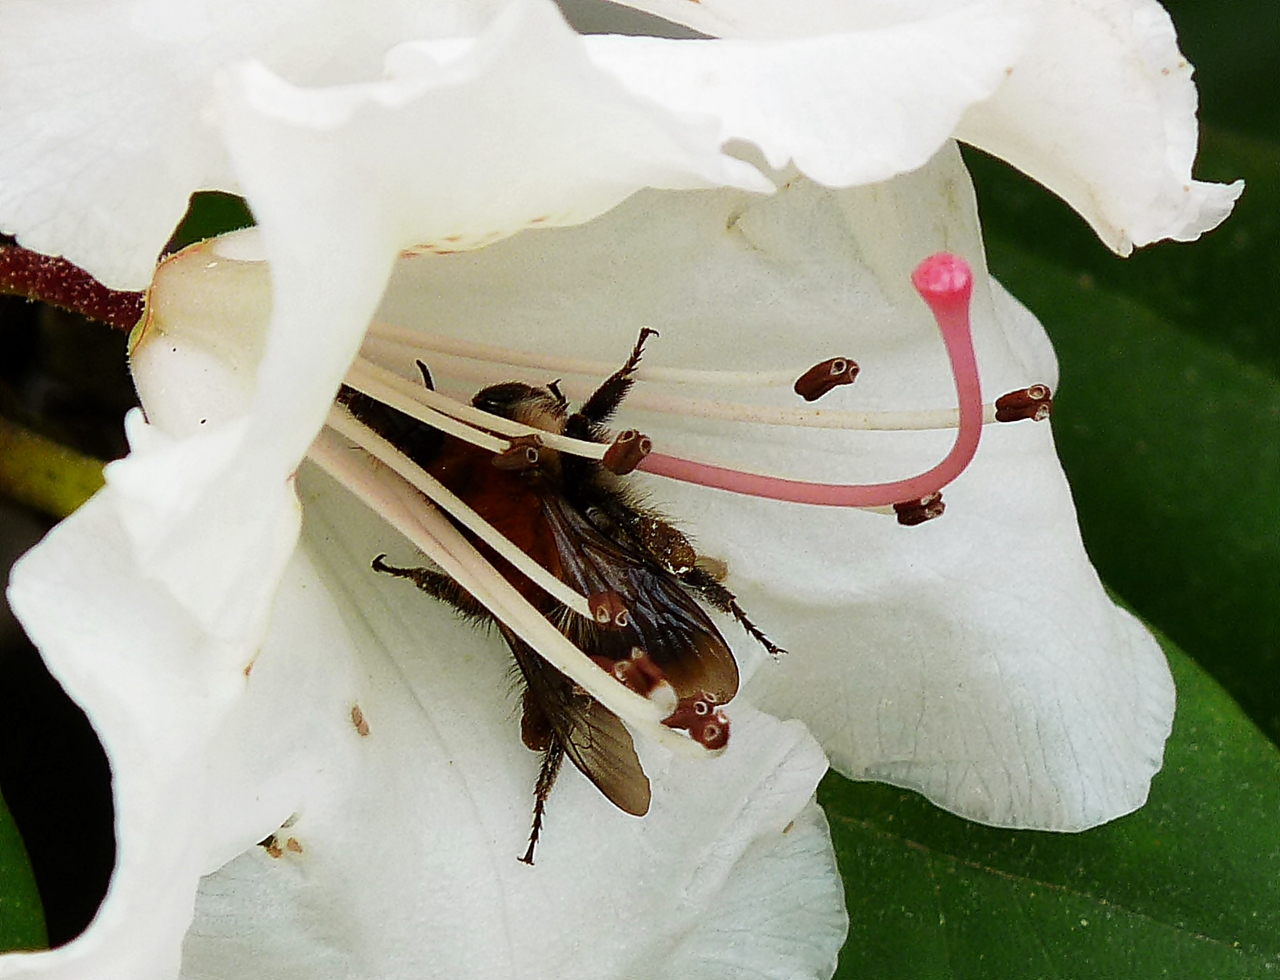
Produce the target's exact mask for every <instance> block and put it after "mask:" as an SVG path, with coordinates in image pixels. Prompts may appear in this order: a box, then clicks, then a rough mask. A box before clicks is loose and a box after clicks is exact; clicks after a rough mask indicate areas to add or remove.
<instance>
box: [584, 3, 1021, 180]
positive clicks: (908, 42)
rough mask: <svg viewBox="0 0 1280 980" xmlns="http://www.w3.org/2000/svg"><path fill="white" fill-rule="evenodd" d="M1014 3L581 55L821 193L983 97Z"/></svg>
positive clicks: (908, 162)
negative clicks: (837, 28)
mask: <svg viewBox="0 0 1280 980" xmlns="http://www.w3.org/2000/svg"><path fill="white" fill-rule="evenodd" d="M1024 20H1025V18H1024V17H1023V16H1022V14H1021V10H1020V8H1019V7H1018V5H1016V4H1012V3H992V2H983V3H971V4H966V5H964V6H962V7H959V8H958V9H956V10H952V11H944V12H941V13H937V14H932V15H930V16H920V17H918V18H913V19H909V20H904V21H903V22H901V23H894V24H888V25H877V26H876V27H874V28H869V29H866V30H863V31H860V32H848V33H832V27H831V26H830V25H828V27H827V30H826V32H824V33H822V34H820V35H818V36H815V37H807V38H793V39H791V40H787V41H781V40H765V39H764V38H766V37H767V38H774V37H776V35H772V34H768V35H760V38H761V39H759V40H752V41H699V42H689V41H671V40H664V39H658V38H634V37H618V36H598V37H589V38H587V39H586V44H587V46H588V50H589V51H590V53H591V57H592V60H593V61H594V62H595V63H596V64H597V65H599V66H600V67H601V68H605V69H607V70H608V71H610V72H612V73H614V74H616V75H617V76H618V77H619V78H620V79H622V81H623V82H624V83H625V84H626V85H627V86H628V87H629V88H630V89H631V90H632V91H634V92H636V93H637V94H638V95H646V96H648V97H649V98H652V99H654V100H656V101H658V102H660V103H661V104H662V105H664V106H666V107H667V108H669V109H670V110H671V111H672V112H689V113H705V114H707V115H709V116H712V117H714V118H715V119H717V120H718V121H719V124H720V135H721V138H722V139H724V140H726V141H728V140H732V139H740V140H747V141H749V142H752V143H754V144H756V145H757V146H758V147H760V149H761V150H763V151H764V154H765V157H766V158H767V159H768V161H769V163H770V165H771V166H773V167H774V168H775V169H776V168H781V167H783V166H785V165H786V164H787V163H788V162H790V161H794V162H795V164H796V166H798V167H799V168H800V169H801V170H802V171H803V172H804V173H805V174H806V175H807V176H809V177H811V178H813V179H814V180H817V181H820V182H821V183H824V184H828V185H832V186H848V185H850V184H865V183H869V182H872V181H879V180H886V179H888V178H889V177H892V176H894V175H895V174H899V173H905V172H906V171H909V170H914V169H916V168H917V167H919V166H920V165H922V164H923V163H924V162H925V161H927V160H928V159H929V158H930V157H931V156H933V154H934V153H935V152H937V150H938V147H940V146H941V145H942V143H943V142H944V141H945V140H946V139H947V138H948V137H950V135H951V133H952V132H953V131H954V130H955V127H956V124H957V123H958V122H959V120H960V116H961V114H962V113H963V112H964V110H965V109H967V108H968V107H969V106H971V105H973V104H975V103H977V102H980V101H981V100H983V99H986V98H987V97H989V96H990V95H991V94H992V92H994V91H995V89H996V88H997V87H998V86H999V85H1000V83H1001V82H1003V81H1004V78H1005V75H1006V74H1007V72H1009V71H1010V70H1012V67H1013V65H1014V64H1015V63H1016V62H1017V60H1018V56H1019V55H1020V54H1021V49H1022V40H1023V34H1024V33H1025V27H1026V24H1025V23H1024Z"/></svg>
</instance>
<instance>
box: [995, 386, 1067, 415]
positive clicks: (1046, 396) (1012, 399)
mask: <svg viewBox="0 0 1280 980" xmlns="http://www.w3.org/2000/svg"><path fill="white" fill-rule="evenodd" d="M1052 414H1053V394H1052V392H1050V391H1049V387H1048V385H1032V386H1031V387H1030V388H1019V389H1018V390H1017V391H1011V392H1009V394H1007V395H1001V396H1000V397H999V398H997V399H996V421H997V422H1018V421H1021V420H1022V419H1033V420H1035V421H1036V422H1043V421H1044V420H1045V419H1047V418H1048V417H1049V416H1050V415H1052Z"/></svg>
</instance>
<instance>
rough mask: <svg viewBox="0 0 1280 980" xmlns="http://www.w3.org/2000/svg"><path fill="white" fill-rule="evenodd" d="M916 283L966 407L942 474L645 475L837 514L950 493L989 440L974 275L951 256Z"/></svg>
mask: <svg viewBox="0 0 1280 980" xmlns="http://www.w3.org/2000/svg"><path fill="white" fill-rule="evenodd" d="M911 282H912V284H913V285H914V286H915V287H916V291H917V292H918V293H919V294H920V297H921V299H923V300H924V301H925V303H927V304H928V306H929V309H930V311H931V312H932V313H933V316H934V319H935V320H936V321H937V323H938V329H939V330H940V331H941V332H942V339H943V343H944V344H945V345H946V348H947V356H948V358H949V359H950V362H951V372H952V376H953V377H954V379H955V384H956V394H957V396H958V398H959V403H960V427H959V431H958V432H957V434H956V441H955V445H954V446H953V447H952V449H951V452H950V453H949V454H948V455H947V457H946V458H945V459H944V460H943V461H942V462H941V463H939V464H938V465H937V466H935V467H933V468H932V469H930V470H928V471H927V472H925V473H922V474H920V475H919V476H916V477H912V478H910V479H907V480H898V481H895V482H892V483H879V484H869V485H864V486H858V485H838V484H824V483H808V482H804V481H801V480H787V479H782V478H779V477H772V476H765V475H763V474H758V473H746V472H742V471H739V470H733V469H729V468H727V467H722V466H713V465H710V464H707V463H698V462H695V461H693V460H687V459H681V458H679V457H676V456H667V455H665V454H662V453H652V454H651V455H649V456H648V457H647V458H646V459H645V460H644V461H643V462H642V463H641V464H640V466H639V469H640V470H642V471H643V472H646V473H653V474H655V475H657V476H665V477H669V478H671V479H674V480H681V481H683V482H686V483H695V484H698V485H701V486H706V487H714V488H716V489H721V490H729V491H732V492H734V493H740V494H746V495H748V496H753V497H767V498H769V499H772V500H785V501H789V502H791V503H801V504H821V505H825V506H831V507H878V506H884V505H886V504H893V503H897V502H900V501H903V500H911V499H920V498H923V497H926V496H928V495H929V494H931V493H934V492H936V491H937V490H939V489H940V488H942V487H944V486H946V485H947V484H948V483H950V482H951V481H952V480H954V479H955V478H956V477H957V476H959V475H960V474H961V473H962V472H964V469H965V467H967V466H968V465H969V462H970V460H972V459H973V455H974V453H975V452H977V449H978V440H979V438H980V437H981V434H982V394H981V389H980V385H979V380H978V364H977V359H976V357H975V355H974V351H973V337H972V333H971V330H970V325H969V298H970V296H971V294H972V292H973V275H972V273H971V272H970V270H969V266H968V263H966V262H965V261H964V259H962V258H960V257H959V256H955V255H951V254H949V253H945V252H943V253H939V254H938V255H934V256H931V257H930V258H928V259H925V260H924V261H923V262H921V263H920V265H918V266H917V267H916V269H915V272H913V273H912V276H911Z"/></svg>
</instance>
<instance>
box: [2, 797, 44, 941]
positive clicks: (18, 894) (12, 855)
mask: <svg viewBox="0 0 1280 980" xmlns="http://www.w3.org/2000/svg"><path fill="white" fill-rule="evenodd" d="M45 945H47V942H46V939H45V931H44V914H43V912H42V911H41V908H40V895H39V893H38V892H37V891H36V880H35V878H33V877H32V875H31V865H30V864H29V863H28V862H27V851H26V849H25V848H24V847H23V846H22V838H21V837H20V836H19V835H18V828H17V827H16V826H14V823H13V820H12V819H11V818H10V817H9V810H8V808H7V807H6V806H5V805H4V799H3V798H0V952H4V951H7V950H13V949H42V948H44V946H45Z"/></svg>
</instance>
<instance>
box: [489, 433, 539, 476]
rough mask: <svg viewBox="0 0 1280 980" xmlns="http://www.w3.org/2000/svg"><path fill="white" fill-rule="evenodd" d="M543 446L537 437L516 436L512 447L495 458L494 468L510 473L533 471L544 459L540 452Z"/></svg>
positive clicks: (512, 441)
mask: <svg viewBox="0 0 1280 980" xmlns="http://www.w3.org/2000/svg"><path fill="white" fill-rule="evenodd" d="M541 445H542V440H541V439H540V438H538V437H537V436H533V435H530V436H516V437H515V438H514V439H512V440H511V445H510V446H508V447H507V448H506V449H505V450H503V451H502V452H500V453H498V454H497V455H496V456H494V457H493V465H494V468H495V469H499V470H504V471H506V472H509V473H523V472H524V471H525V470H531V469H533V468H534V467H535V466H537V465H538V461H539V460H540V459H541V458H542V453H541V452H539V447H541Z"/></svg>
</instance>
